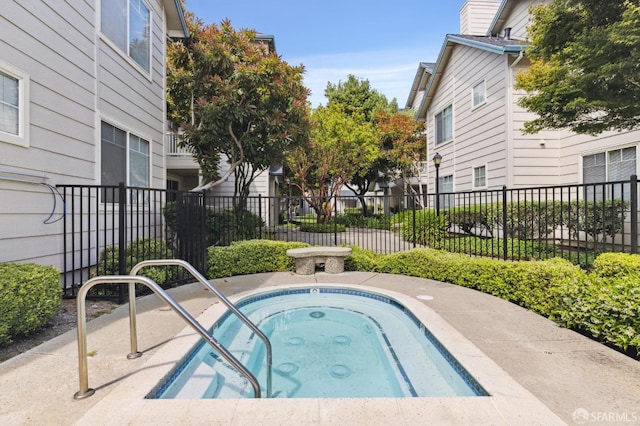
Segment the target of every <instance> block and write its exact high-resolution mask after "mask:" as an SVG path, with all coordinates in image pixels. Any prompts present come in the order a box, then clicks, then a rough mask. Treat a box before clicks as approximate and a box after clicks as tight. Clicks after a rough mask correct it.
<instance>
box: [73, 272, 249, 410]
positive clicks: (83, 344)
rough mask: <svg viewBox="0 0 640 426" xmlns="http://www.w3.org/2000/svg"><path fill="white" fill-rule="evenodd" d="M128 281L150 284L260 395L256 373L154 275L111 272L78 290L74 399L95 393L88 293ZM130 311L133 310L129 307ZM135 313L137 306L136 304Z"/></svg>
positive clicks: (129, 282)
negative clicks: (89, 360)
mask: <svg viewBox="0 0 640 426" xmlns="http://www.w3.org/2000/svg"><path fill="white" fill-rule="evenodd" d="M107 283H108V284H129V289H131V288H134V289H135V284H142V285H145V286H147V287H149V288H150V289H151V290H152V291H153V292H154V293H156V294H157V295H158V296H159V297H160V298H161V299H162V300H164V301H165V302H166V303H167V304H168V305H169V306H171V308H172V309H173V310H174V311H175V312H176V313H177V314H178V315H179V316H180V317H181V318H182V319H183V320H184V321H186V322H187V324H189V325H190V326H191V327H192V328H193V329H194V330H195V331H196V332H197V333H198V334H199V335H200V337H202V338H203V339H204V340H205V341H206V342H207V343H209V345H211V347H213V348H214V349H215V350H216V351H218V353H220V355H222V356H223V358H224V359H226V360H227V361H228V362H229V363H230V364H231V365H233V366H234V367H235V368H236V369H237V370H238V371H239V372H240V373H241V374H242V375H243V376H244V377H245V378H246V379H247V380H249V382H250V383H251V385H252V386H253V391H254V397H255V398H260V384H259V383H258V380H257V379H256V378H255V376H254V375H253V374H251V372H250V371H249V370H247V369H246V368H245V366H244V365H242V364H241V363H240V361H238V360H237V359H236V358H235V357H234V356H233V355H232V354H231V353H230V352H229V351H227V349H225V347H224V346H222V345H221V344H220V343H219V342H218V341H217V340H216V339H214V338H213V336H211V335H209V333H208V332H207V330H206V329H205V328H204V327H202V325H200V323H198V322H197V321H196V320H195V319H194V318H193V317H192V316H191V315H190V314H189V313H188V312H187V311H185V310H184V308H183V307H182V306H180V305H179V304H178V303H177V302H176V301H175V300H174V299H173V298H172V297H171V296H169V294H168V293H167V292H166V291H164V290H163V289H162V287H160V286H159V285H158V284H157V283H156V282H155V281H153V280H152V279H151V278H147V277H140V276H135V275H110V276H102V277H95V278H91V279H90V280H89V281H87V282H86V283H85V284H84V285H83V286H82V287H80V291H78V296H77V304H78V375H79V381H80V390H79V391H78V392H76V393H75V394H74V395H73V397H74V398H75V399H84V398H88V397H90V396H91V395H93V394H94V393H95V389H91V388H89V373H88V371H87V331H86V329H87V318H86V300H85V299H86V296H87V293H88V292H89V290H90V289H91V287H93V286H95V285H97V284H107ZM130 312H131V311H130ZM134 313H135V308H134ZM132 341H133V338H132Z"/></svg>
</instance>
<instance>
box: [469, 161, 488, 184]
mask: <svg viewBox="0 0 640 426" xmlns="http://www.w3.org/2000/svg"><path fill="white" fill-rule="evenodd" d="M480 169H482V170H483V171H484V176H483V178H484V184H483V185H477V184H476V181H477V179H478V175H477V172H478V171H479V170H480ZM472 172H473V173H472V177H471V179H472V182H471V184H472V187H473V189H485V188H486V187H487V165H486V164H481V165H479V166H473V169H472Z"/></svg>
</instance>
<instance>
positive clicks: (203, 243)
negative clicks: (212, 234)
mask: <svg viewBox="0 0 640 426" xmlns="http://www.w3.org/2000/svg"><path fill="white" fill-rule="evenodd" d="M198 198H199V199H200V200H202V219H201V221H200V227H201V228H200V229H202V232H200V251H199V253H198V260H200V265H199V266H200V267H201V268H200V272H202V275H205V276H206V274H207V267H208V266H209V262H208V261H207V235H208V234H209V223H208V222H209V215H208V214H207V212H208V207H207V191H206V190H204V189H203V190H202V192H201V193H200V194H199V195H198Z"/></svg>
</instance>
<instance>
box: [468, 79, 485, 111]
mask: <svg viewBox="0 0 640 426" xmlns="http://www.w3.org/2000/svg"><path fill="white" fill-rule="evenodd" d="M485 87H486V85H485V82H484V80H482V81H481V82H480V83H478V84H476V85H475V86H473V88H472V89H471V96H472V98H473V100H472V106H473V107H474V108H475V107H477V106H478V105H482V104H484V103H485V101H486V100H487V94H486V89H485Z"/></svg>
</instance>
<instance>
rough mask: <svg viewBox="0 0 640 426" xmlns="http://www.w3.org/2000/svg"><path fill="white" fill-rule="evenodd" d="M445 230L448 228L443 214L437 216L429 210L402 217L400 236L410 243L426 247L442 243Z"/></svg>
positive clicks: (447, 222)
mask: <svg viewBox="0 0 640 426" xmlns="http://www.w3.org/2000/svg"><path fill="white" fill-rule="evenodd" d="M414 216H415V227H414ZM447 228H449V221H448V219H447V216H446V215H445V214H441V215H437V214H436V212H435V211H433V210H430V209H425V210H419V211H416V212H415V215H414V214H413V212H410V213H408V214H405V215H404V223H403V224H402V236H403V238H404V239H405V240H406V241H409V242H411V243H416V244H420V245H425V246H428V245H431V244H434V243H435V242H438V241H442V240H443V239H444V237H445V236H446V235H447ZM414 231H415V233H414Z"/></svg>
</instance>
